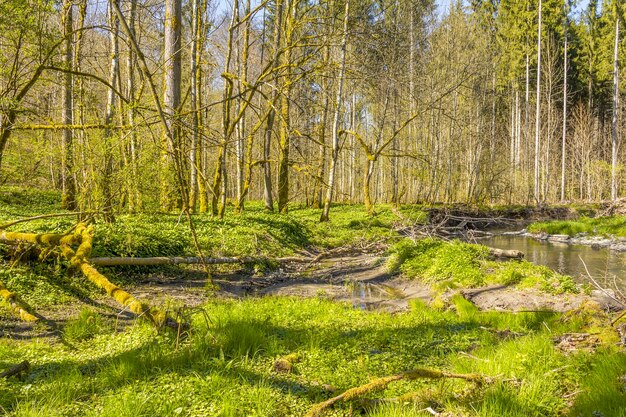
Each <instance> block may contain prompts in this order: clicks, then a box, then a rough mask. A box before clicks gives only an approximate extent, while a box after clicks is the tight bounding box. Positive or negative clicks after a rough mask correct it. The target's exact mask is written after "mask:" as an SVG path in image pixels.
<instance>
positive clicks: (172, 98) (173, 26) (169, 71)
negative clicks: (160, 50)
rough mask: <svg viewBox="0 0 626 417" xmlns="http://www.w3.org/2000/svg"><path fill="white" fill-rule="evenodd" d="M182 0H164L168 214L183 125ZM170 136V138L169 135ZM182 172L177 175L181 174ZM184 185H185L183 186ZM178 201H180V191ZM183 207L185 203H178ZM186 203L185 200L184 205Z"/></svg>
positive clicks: (164, 187) (164, 204) (164, 157)
mask: <svg viewBox="0 0 626 417" xmlns="http://www.w3.org/2000/svg"><path fill="white" fill-rule="evenodd" d="M180 24H181V0H166V1H165V51H164V56H165V89H164V92H163V111H164V112H165V115H166V121H167V124H168V128H167V129H166V131H165V132H164V134H163V140H162V143H161V146H162V154H161V156H162V159H161V161H162V164H161V174H162V178H161V181H162V182H161V208H162V209H163V210H166V211H169V210H171V209H172V208H173V207H174V201H173V200H172V195H173V192H174V190H173V189H172V188H173V187H172V183H173V180H172V178H171V177H172V171H173V170H176V169H179V168H180V167H178V166H176V167H175V166H174V165H175V163H174V162H175V161H174V160H178V161H179V162H180V160H181V159H180V158H177V155H176V154H178V153H179V152H180V151H181V150H180V143H179V142H180V126H178V111H179V107H180V95H181V94H180V88H181V35H180ZM168 135H171V137H170V138H168V137H167V136H168ZM179 174H182V173H175V175H179ZM180 186H182V184H180ZM177 191H178V193H179V195H178V198H177V199H178V200H181V198H180V193H182V192H183V190H177ZM179 203H180V204H181V205H182V204H183V201H179ZM186 203H187V202H186V201H185V202H184V204H186Z"/></svg>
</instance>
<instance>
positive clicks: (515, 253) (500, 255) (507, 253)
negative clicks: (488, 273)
mask: <svg viewBox="0 0 626 417" xmlns="http://www.w3.org/2000/svg"><path fill="white" fill-rule="evenodd" d="M489 255H491V256H492V257H494V258H496V259H522V258H524V252H522V251H519V250H514V249H510V250H506V249H496V248H489Z"/></svg>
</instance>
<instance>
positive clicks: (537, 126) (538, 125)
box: [533, 0, 543, 203]
mask: <svg viewBox="0 0 626 417" xmlns="http://www.w3.org/2000/svg"><path fill="white" fill-rule="evenodd" d="M542 7H543V3H542V0H539V26H538V29H537V108H536V115H535V117H536V118H535V175H534V185H535V191H534V195H533V196H534V198H535V201H536V202H537V203H539V202H540V199H541V196H540V189H541V188H540V185H541V184H540V181H539V145H540V135H541V114H540V112H541V25H542V16H541V13H542Z"/></svg>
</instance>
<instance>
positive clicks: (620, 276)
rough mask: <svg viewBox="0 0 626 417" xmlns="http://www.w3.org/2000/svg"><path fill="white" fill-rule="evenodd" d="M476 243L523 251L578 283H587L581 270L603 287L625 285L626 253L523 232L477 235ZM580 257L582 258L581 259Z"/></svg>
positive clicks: (534, 260)
mask: <svg viewBox="0 0 626 417" xmlns="http://www.w3.org/2000/svg"><path fill="white" fill-rule="evenodd" d="M476 243H480V244H482V245H485V246H490V247H493V248H498V249H515V250H520V251H522V252H524V255H525V259H526V260H528V261H530V262H533V263H535V264H537V265H545V266H548V267H550V268H552V269H554V270H555V271H557V272H559V273H561V274H564V275H570V276H572V277H573V278H574V279H575V280H576V281H577V282H579V283H589V282H590V279H589V277H588V275H587V272H586V271H585V265H586V266H587V269H588V270H589V274H590V275H591V276H592V277H593V279H595V280H596V281H597V282H598V283H599V284H600V285H601V286H603V287H604V288H614V287H615V286H616V285H617V287H618V288H620V289H622V290H623V289H624V288H626V253H624V252H616V251H612V250H609V249H603V248H600V249H594V248H592V247H591V246H584V245H569V244H566V243H559V242H548V241H542V240H536V239H533V238H531V237H527V236H509V235H505V236H502V235H494V236H491V237H487V238H481V239H477V240H476ZM581 259H582V260H581ZM583 261H584V263H583Z"/></svg>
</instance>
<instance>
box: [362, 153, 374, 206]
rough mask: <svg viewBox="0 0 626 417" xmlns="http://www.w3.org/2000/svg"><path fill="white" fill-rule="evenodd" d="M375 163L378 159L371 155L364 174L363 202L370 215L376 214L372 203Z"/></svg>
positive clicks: (367, 160)
mask: <svg viewBox="0 0 626 417" xmlns="http://www.w3.org/2000/svg"><path fill="white" fill-rule="evenodd" d="M374 162H376V159H375V158H374V157H373V156H371V155H367V159H366V162H365V171H364V173H363V202H364V204H365V209H366V210H367V212H368V213H369V214H370V215H372V214H374V204H373V203H372V196H371V194H370V182H371V180H372V174H373V173H374Z"/></svg>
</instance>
